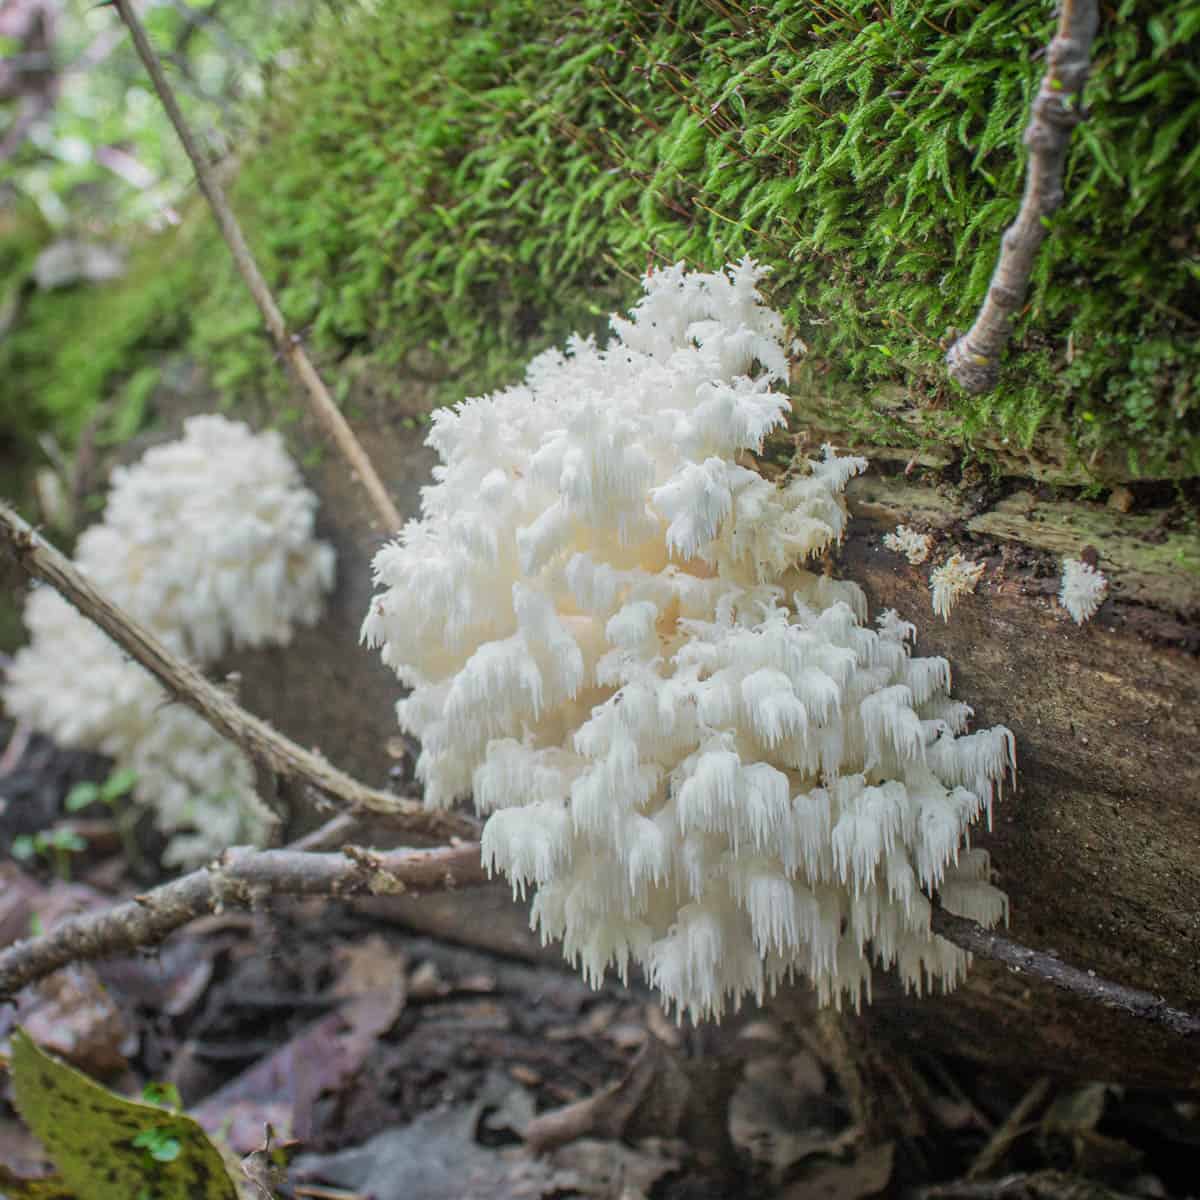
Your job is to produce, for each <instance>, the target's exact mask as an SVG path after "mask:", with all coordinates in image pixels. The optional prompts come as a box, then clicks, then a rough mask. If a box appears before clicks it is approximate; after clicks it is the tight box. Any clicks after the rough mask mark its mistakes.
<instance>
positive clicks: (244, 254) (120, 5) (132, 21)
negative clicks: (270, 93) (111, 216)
mask: <svg viewBox="0 0 1200 1200" xmlns="http://www.w3.org/2000/svg"><path fill="white" fill-rule="evenodd" d="M113 3H114V6H115V7H116V9H117V11H118V12H119V13H120V14H121V20H122V21H124V22H125V25H126V27H127V28H128V29H129V33H130V35H131V36H132V38H133V44H134V47H135V48H136V49H137V52H138V57H139V58H140V59H141V60H142V64H143V65H144V66H145V68H146V71H147V73H148V74H149V76H150V79H151V81H152V82H153V84H154V90H155V91H156V92H157V93H158V98H159V100H160V101H161V102H162V106H163V108H164V109H165V110H166V113H167V116H168V117H169V118H170V121H171V124H172V125H173V126H174V127H175V132H176V133H177V134H178V135H179V140H180V141H181V142H182V143H183V148H184V150H185V151H186V152H187V156H188V158H189V159H191V162H192V166H193V167H194V168H195V171H196V179H197V181H198V183H199V184H200V190H201V191H202V192H203V193H204V195H205V198H206V199H207V200H208V203H209V205H210V206H211V208H212V210H213V215H214V216H215V217H216V220H217V225H218V226H219V227H220V230H221V235H222V236H223V237H224V239H225V242H226V245H228V247H229V250H230V253H231V254H232V255H233V259H234V262H235V263H236V264H237V268H238V270H239V271H240V272H241V275H242V278H243V279H244V280H245V282H246V286H247V287H248V288H249V289H250V294H251V295H252V296H253V297H254V302H255V303H256V304H257V305H258V310H259V312H260V313H262V318H263V321H264V323H265V324H266V326H267V330H268V331H269V332H270V334H271V338H272V340H273V341H274V343H275V347H276V349H277V350H278V351H279V354H280V355H281V357H282V358H283V359H285V360H286V361H287V362H288V363H289V364H290V366H291V368H292V370H293V371H294V372H295V374H296V377H297V379H299V380H300V383H301V384H302V385H303V387H304V389H305V391H306V392H307V393H308V398H309V403H310V405H311V407H312V411H313V414H314V416H315V417H316V418H317V420H318V421H319V422H320V424H321V426H322V427H323V428H324V430H325V433H326V434H327V436H328V437H329V438H330V439H331V440H332V441H333V443H334V445H336V446H337V448H338V449H339V450H340V451H341V452H342V454H343V456H344V457H345V459H346V462H347V464H348V465H349V467H350V469H351V471H352V472H353V474H354V475H355V477H356V478H357V479H359V480H360V481H361V482H362V485H363V487H365V488H366V490H367V495H368V496H369V497H370V499H371V503H372V504H373V505H374V506H375V511H376V512H377V513H378V514H379V518H380V520H382V522H383V524H384V527H385V528H386V529H387V530H388V531H389V532H395V531H396V530H398V529H399V528H400V526H401V524H402V522H401V520H400V514H399V512H398V511H397V510H396V506H395V505H394V504H393V503H392V500H391V497H390V496H389V495H388V493H387V489H386V488H385V487H384V486H383V483H382V481H381V480H380V478H379V476H378V475H377V474H376V472H375V468H374V467H373V466H372V464H371V460H370V459H369V458H368V457H367V454H366V451H365V450H363V448H362V445H361V444H360V443H359V441H358V439H357V438H356V437H355V436H354V432H353V430H352V429H351V428H350V426H349V425H348V424H347V422H346V418H345V417H343V416H342V414H341V412H340V411H339V409H338V407H337V405H336V404H335V403H334V402H333V397H332V396H330V394H329V389H328V388H327V387H326V386H325V383H324V381H323V380H322V379H321V376H320V375H319V374H318V373H317V370H316V368H315V367H314V366H313V365H312V362H311V361H310V359H309V357H308V355H307V354H306V353H305V352H304V347H303V346H302V345H301V344H300V339H299V337H298V336H297V335H295V334H293V333H291V332H290V331H289V330H288V327H287V323H286V322H285V321H284V319H283V313H281V312H280V310H279V306H278V305H277V304H276V303H275V297H274V296H273V295H272V294H271V289H270V288H269V287H268V286H267V282H266V280H265V279H264V278H263V277H262V273H261V272H260V271H259V269H258V264H257V263H256V262H255V260H254V256H253V255H252V254H251V253H250V247H249V246H248V245H247V244H246V239H245V237H244V236H243V234H242V230H241V226H240V225H239V224H238V222H237V218H236V217H235V216H234V215H233V209H232V208H230V207H229V201H228V200H226V198H225V193H224V192H223V191H222V190H221V185H220V183H218V181H217V178H216V175H215V174H214V173H213V171H212V170H211V169H210V167H209V165H208V163H207V162H206V161H205V158H204V155H203V154H202V153H201V150H200V147H199V146H198V145H197V143H196V139H195V138H194V137H193V136H192V131H191V129H190V128H189V127H188V124H187V121H186V120H185V119H184V116H183V113H182V112H181V111H180V108H179V104H178V103H177V102H176V100H175V94H174V92H173V91H172V90H171V85H170V84H169V83H168V82H167V77H166V75H164V74H163V69H162V64H161V63H160V62H159V60H158V56H157V55H156V54H155V52H154V48H153V47H152V46H151V45H150V39H149V38H148V37H147V36H146V30H145V29H144V28H143V26H142V24H141V22H140V21H139V20H138V18H137V14H136V13H135V12H134V11H133V3H132V0H113Z"/></svg>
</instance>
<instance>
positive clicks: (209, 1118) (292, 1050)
mask: <svg viewBox="0 0 1200 1200" xmlns="http://www.w3.org/2000/svg"><path fill="white" fill-rule="evenodd" d="M338 959H339V962H340V972H339V977H338V983H337V985H336V987H335V988H334V994H335V995H336V996H338V997H340V998H341V1001H342V1003H341V1005H340V1006H339V1008H338V1010H337V1012H334V1013H330V1014H329V1015H328V1016H326V1017H323V1018H322V1019H321V1020H319V1021H317V1022H315V1023H314V1024H312V1025H309V1026H308V1027H307V1028H306V1029H304V1030H303V1031H302V1032H301V1033H300V1034H298V1035H297V1036H296V1037H294V1038H293V1039H292V1040H291V1041H290V1042H288V1043H287V1044H286V1045H284V1046H281V1047H279V1049H278V1050H276V1051H275V1052H274V1053H272V1054H269V1055H267V1056H266V1057H265V1058H263V1059H260V1060H259V1061H258V1062H257V1063H255V1065H254V1066H252V1067H250V1068H249V1069H248V1070H247V1071H245V1072H243V1073H242V1074H241V1075H239V1076H238V1077H237V1078H236V1079H234V1080H232V1081H231V1082H230V1083H228V1084H226V1085H225V1087H223V1088H221V1089H219V1090H218V1091H217V1092H214V1093H213V1094H212V1095H211V1096H209V1097H207V1098H206V1099H205V1100H204V1101H203V1102H202V1103H201V1104H200V1105H199V1106H198V1107H196V1108H194V1109H193V1110H192V1112H193V1115H194V1116H195V1118H196V1120H197V1121H199V1122H200V1124H201V1125H203V1126H204V1128H205V1129H207V1130H209V1131H211V1132H214V1133H217V1132H219V1133H221V1134H222V1136H224V1138H225V1139H226V1141H227V1142H228V1143H229V1145H230V1146H231V1147H232V1149H233V1150H234V1151H235V1152H236V1153H238V1154H250V1153H252V1152H253V1151H254V1150H256V1149H257V1148H258V1147H259V1146H261V1144H262V1139H263V1130H264V1129H265V1128H266V1126H267V1125H271V1126H272V1127H273V1128H274V1129H276V1130H277V1131H278V1132H279V1134H280V1136H282V1137H294V1138H299V1139H301V1140H305V1139H307V1138H309V1137H310V1136H311V1135H312V1132H313V1115H314V1111H315V1109H316V1104H317V1101H318V1100H319V1099H320V1097H321V1096H322V1095H324V1094H325V1093H328V1092H339V1091H341V1090H342V1088H344V1087H345V1086H346V1084H347V1083H348V1082H349V1081H350V1080H351V1079H352V1078H353V1076H354V1075H355V1074H357V1072H358V1071H359V1070H360V1069H361V1067H362V1065H363V1063H364V1062H365V1061H366V1059H367V1058H368V1057H369V1055H370V1054H371V1052H372V1051H373V1050H374V1048H375V1043H376V1041H377V1039H378V1038H379V1037H380V1036H381V1035H383V1034H384V1033H386V1032H387V1031H388V1030H389V1029H390V1028H391V1027H392V1026H393V1025H394V1024H395V1023H396V1019H397V1018H398V1017H399V1016H400V1013H401V1012H402V1011H403V1008H404V1003H405V997H406V982H405V980H406V962H405V959H404V956H403V955H402V954H400V953H399V952H398V951H396V950H394V949H392V948H391V947H389V946H388V945H387V943H386V941H385V940H384V939H383V938H380V937H369V938H367V939H365V940H364V941H362V942H358V943H356V944H354V945H351V946H346V947H343V948H342V949H341V951H340V952H339V955H338Z"/></svg>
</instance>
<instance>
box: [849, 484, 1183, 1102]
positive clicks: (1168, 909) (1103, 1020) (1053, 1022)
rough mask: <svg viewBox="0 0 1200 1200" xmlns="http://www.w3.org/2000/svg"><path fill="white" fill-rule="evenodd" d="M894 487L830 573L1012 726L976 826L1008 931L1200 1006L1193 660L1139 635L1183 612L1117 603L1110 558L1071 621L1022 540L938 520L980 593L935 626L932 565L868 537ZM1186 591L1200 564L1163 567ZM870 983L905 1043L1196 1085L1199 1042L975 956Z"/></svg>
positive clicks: (1166, 625) (877, 529)
mask: <svg viewBox="0 0 1200 1200" xmlns="http://www.w3.org/2000/svg"><path fill="white" fill-rule="evenodd" d="M878 482H879V481H871V480H868V481H866V483H865V484H864V485H863V491H865V492H868V493H869V492H871V490H872V488H873V487H874V486H876V485H877V484H878ZM910 486H914V487H915V485H910ZM903 487H904V485H902V484H898V483H896V482H895V481H888V486H887V487H886V488H884V487H879V488H878V492H879V493H886V494H887V496H888V497H889V503H888V506H887V508H886V510H884V511H883V512H880V511H879V510H878V509H876V510H875V511H874V512H873V511H871V509H872V506H871V504H870V503H864V504H861V505H859V506H857V507H855V508H854V511H855V512H856V514H857V516H856V520H855V521H854V522H853V524H852V527H851V531H850V535H849V537H848V538H847V541H846V544H845V545H844V547H843V549H842V554H841V556H840V562H839V573H840V574H842V575H845V576H848V577H851V578H854V579H856V580H858V581H859V582H860V583H862V584H863V586H864V587H865V588H866V590H867V593H868V596H869V598H870V600H871V607H872V611H873V612H878V611H879V610H880V609H883V608H895V609H897V610H898V611H899V612H900V613H901V614H902V615H903V616H905V617H906V618H910V619H912V620H914V621H915V622H916V623H917V627H918V630H919V633H918V639H917V653H919V654H942V655H944V656H945V657H946V658H948V659H949V661H950V663H951V666H952V668H953V672H954V694H955V696H956V697H959V698H961V699H964V700H966V701H967V702H968V703H970V704H971V705H973V706H974V708H975V710H976V719H975V723H976V725H977V726H985V725H991V724H996V723H1003V724H1005V725H1008V726H1009V727H1010V728H1011V729H1012V730H1013V731H1014V733H1015V734H1016V737H1017V763H1018V774H1017V786H1016V789H1015V790H1014V791H1013V792H1011V793H1006V794H1005V796H1004V797H1003V798H1002V799H1001V800H1000V801H999V802H998V803H997V805H996V810H995V826H994V829H993V830H992V831H991V832H990V833H988V832H983V833H981V834H980V835H979V836H978V838H977V839H976V840H977V843H978V844H980V845H983V846H985V847H986V848H987V849H988V850H989V851H990V852H991V854H992V859H993V865H994V867H995V869H996V871H997V874H998V880H997V881H998V883H999V884H1000V886H1001V887H1003V888H1004V889H1005V890H1006V891H1007V892H1008V894H1009V897H1010V900H1011V906H1012V924H1011V928H1010V929H1009V930H1008V931H1007V932H1008V934H1009V936H1010V937H1011V938H1012V939H1013V940H1014V941H1015V942H1018V943H1020V944H1022V945H1025V946H1028V947H1031V948H1034V949H1038V950H1044V951H1047V952H1053V953H1054V954H1055V955H1057V956H1058V957H1060V958H1062V959H1063V960H1065V961H1066V962H1069V963H1072V964H1075V965H1076V966H1079V967H1082V968H1083V969H1084V970H1089V969H1090V970H1094V971H1095V972H1096V973H1097V975H1099V976H1101V977H1103V978H1105V979H1108V980H1113V981H1117V982H1120V983H1123V984H1126V985H1128V986H1130V987H1133V988H1137V989H1140V990H1142V991H1146V992H1150V993H1152V994H1153V995H1155V996H1161V997H1162V998H1163V1000H1164V1001H1165V1002H1166V1003H1167V1004H1169V1005H1171V1006H1173V1007H1175V1008H1179V1009H1182V1010H1184V1011H1186V1012H1190V1013H1196V1012H1200V975H1198V974H1197V971H1196V964H1197V963H1198V962H1200V900H1198V897H1200V662H1198V661H1197V659H1196V657H1195V656H1194V655H1193V654H1192V653H1189V652H1188V651H1187V650H1185V649H1180V648H1177V647H1175V646H1172V645H1170V644H1158V643H1161V642H1164V641H1166V642H1169V641H1170V638H1169V637H1155V636H1152V635H1154V634H1155V633H1156V632H1162V631H1166V632H1168V633H1169V632H1170V630H1172V629H1174V628H1177V627H1179V622H1178V620H1177V618H1176V617H1174V616H1172V615H1171V614H1162V613H1160V612H1158V611H1157V610H1155V609H1153V608H1151V607H1149V606H1145V605H1140V604H1134V603H1130V602H1125V601H1123V600H1121V599H1119V596H1120V592H1121V589H1120V588H1119V587H1118V584H1120V583H1121V582H1122V576H1121V575H1120V574H1118V573H1117V572H1116V570H1115V569H1114V572H1113V584H1114V594H1115V595H1117V596H1118V599H1117V600H1116V601H1110V602H1109V603H1108V604H1106V605H1105V607H1104V608H1103V609H1102V610H1101V612H1100V613H1099V614H1098V615H1097V617H1096V618H1095V619H1094V620H1093V621H1092V622H1091V623H1089V624H1088V625H1085V626H1084V627H1083V628H1077V627H1076V626H1075V625H1074V624H1073V623H1072V622H1071V621H1070V620H1069V618H1068V617H1067V616H1066V614H1065V613H1064V612H1063V611H1062V610H1061V609H1060V608H1059V606H1058V604H1057V601H1056V600H1055V599H1054V595H1053V592H1054V590H1056V588H1057V577H1056V575H1051V577H1050V578H1049V579H1046V578H1044V577H1040V576H1039V575H1038V574H1037V572H1036V570H1034V569H1032V568H1027V567H1023V566H1022V565H1021V557H1022V555H1021V554H1016V555H1012V556H1010V557H1008V558H1006V557H1005V556H1004V555H1003V554H996V553H995V551H996V550H1001V551H1003V550H1005V548H1006V546H1005V544H997V543H996V542H995V541H991V542H990V544H989V542H987V541H985V542H983V543H982V544H978V543H972V541H971V540H970V532H969V530H967V529H964V528H963V527H962V526H961V525H960V526H956V525H955V524H954V522H948V529H949V532H950V533H953V534H956V536H957V540H955V541H954V543H953V544H955V545H960V546H962V547H963V548H964V549H966V550H967V552H968V553H969V554H970V555H971V556H973V557H979V556H980V555H981V554H986V553H987V552H988V551H992V553H991V554H990V556H989V557H988V559H987V561H988V563H989V568H988V571H987V572H986V573H985V575H984V579H983V582H982V583H981V584H980V586H979V589H978V592H977V594H976V595H973V596H967V597H965V598H964V599H963V600H962V601H961V602H960V603H959V605H958V607H957V608H956V609H955V610H954V613H953V615H952V616H951V618H950V621H949V623H947V624H943V623H942V622H940V621H935V620H934V619H933V614H932V611H931V608H930V599H929V590H928V581H927V576H928V568H921V567H912V566H910V565H909V564H908V563H907V562H905V561H904V559H903V558H902V557H901V556H899V555H897V554H893V553H891V552H890V551H887V550H884V549H882V547H881V538H882V535H883V534H884V533H885V532H887V531H889V530H890V528H891V527H892V525H893V524H894V517H895V516H896V514H897V513H898V512H900V511H902V510H903V501H902V498H901V497H902V495H903ZM881 516H884V517H885V518H886V519H882V520H881V519H880V517H881ZM1037 524H1038V523H1037V522H1036V521H1030V522H1029V525H1028V528H1029V529H1030V530H1032V529H1034V528H1035V527H1036V526H1037ZM1007 532H1008V533H1010V534H1015V533H1017V532H1018V530H1017V528H1015V527H1013V528H1009V529H1008V530H1007ZM997 536H998V535H997ZM1028 544H1029V543H1028V542H1024V541H1021V542H1018V541H1012V542H1009V543H1007V549H1009V550H1022V552H1024V548H1025V547H1027V546H1028ZM1100 553H1101V560H1100V563H1101V567H1102V569H1103V568H1104V567H1105V566H1106V565H1107V563H1106V558H1105V553H1106V552H1105V550H1104V548H1103V547H1100ZM1051 561H1052V562H1054V561H1056V560H1051ZM1153 576H1154V571H1153V570H1149V574H1148V577H1149V578H1153ZM1154 586H1165V584H1164V583H1163V581H1162V580H1161V579H1160V580H1159V581H1158V583H1157V584H1155V585H1154ZM1198 591H1200V578H1197V577H1196V576H1195V575H1190V574H1188V573H1186V572H1183V573H1180V574H1179V575H1177V577H1176V582H1175V586H1174V593H1173V595H1174V600H1175V602H1176V604H1177V605H1178V611H1186V612H1197V611H1200V604H1197V600H1198V596H1197V593H1198ZM1139 613H1140V617H1139ZM1152 618H1153V620H1157V621H1161V625H1159V626H1157V627H1155V626H1154V625H1153V623H1152V620H1151V619H1152ZM1193 632H1194V630H1193ZM880 983H881V985H882V986H881V987H880V988H879V989H877V993H876V1000H875V1004H874V1005H873V1007H872V1009H871V1010H870V1013H869V1015H868V1019H869V1020H870V1021H871V1022H872V1023H873V1024H876V1025H878V1026H879V1027H881V1028H886V1029H888V1030H890V1031H891V1033H892V1034H893V1035H894V1036H898V1037H900V1038H903V1039H905V1040H913V1041H914V1042H915V1043H916V1044H917V1045H929V1046H937V1047H938V1048H940V1049H943V1050H952V1051H954V1052H956V1053H960V1054H963V1055H966V1056H968V1057H974V1058H979V1059H983V1060H985V1061H987V1062H989V1063H991V1064H992V1065H994V1066H1009V1067H1012V1068H1013V1069H1014V1070H1022V1071H1027V1070H1038V1071H1042V1072H1046V1073H1054V1074H1058V1075H1066V1076H1072V1077H1077V1078H1078V1077H1084V1078H1087V1077H1091V1078H1103V1079H1112V1080H1114V1081H1123V1082H1126V1083H1141V1084H1146V1085H1149V1086H1157V1085H1166V1086H1177V1087H1190V1088H1198V1087H1200V1053H1198V1052H1197V1050H1196V1049H1195V1045H1194V1039H1189V1040H1188V1041H1187V1042H1185V1041H1183V1040H1181V1039H1180V1038H1179V1037H1177V1036H1174V1035H1172V1034H1170V1033H1169V1032H1167V1031H1165V1030H1156V1029H1153V1028H1151V1027H1149V1026H1147V1025H1146V1024H1145V1023H1144V1022H1142V1021H1139V1020H1137V1019H1135V1018H1131V1017H1129V1016H1125V1015H1121V1014H1119V1013H1114V1012H1110V1011H1108V1010H1106V1009H1103V1008H1099V1007H1097V1006H1096V1005H1094V1004H1090V1003H1088V1002H1086V1001H1082V1000H1079V999H1077V998H1074V997H1071V996H1068V995H1066V994H1063V993H1061V992H1058V991H1057V990H1056V989H1054V988H1053V987H1051V986H1049V985H1045V984H1039V983H1037V982H1035V981H1033V980H1031V979H1030V978H1029V976H1028V975H1026V974H1025V973H1023V972H1022V973H1014V972H1013V971H1012V970H1011V969H1009V968H1008V967H1005V966H1002V965H1000V964H997V963H991V962H986V961H983V960H980V959H978V958H977V959H976V963H975V966H974V969H973V970H972V972H971V974H970V976H969V978H968V981H967V983H966V985H965V986H964V987H962V988H960V989H959V990H958V991H957V992H955V993H954V994H953V995H951V996H949V997H929V998H925V999H922V1000H915V999H913V998H911V997H905V996H903V995H902V994H900V992H899V989H898V988H895V987H894V986H889V984H888V981H887V980H886V977H881V979H880Z"/></svg>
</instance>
